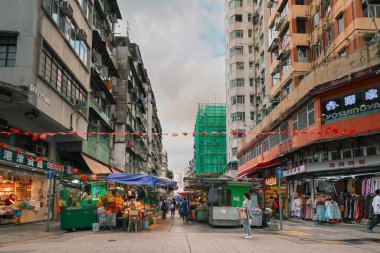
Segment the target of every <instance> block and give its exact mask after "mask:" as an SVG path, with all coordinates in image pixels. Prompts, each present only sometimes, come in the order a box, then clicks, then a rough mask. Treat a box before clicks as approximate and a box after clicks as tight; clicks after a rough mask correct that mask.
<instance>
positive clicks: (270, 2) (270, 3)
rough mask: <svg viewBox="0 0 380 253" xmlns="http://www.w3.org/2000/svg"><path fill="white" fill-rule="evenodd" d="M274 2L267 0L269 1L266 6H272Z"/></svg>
mask: <svg viewBox="0 0 380 253" xmlns="http://www.w3.org/2000/svg"><path fill="white" fill-rule="evenodd" d="M274 3H275V2H274V1H273V0H269V2H268V4H267V8H272V7H273V4H274Z"/></svg>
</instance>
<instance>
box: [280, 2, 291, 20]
mask: <svg viewBox="0 0 380 253" xmlns="http://www.w3.org/2000/svg"><path fill="white" fill-rule="evenodd" d="M288 10H289V5H288V1H286V4H285V5H284V7H283V8H282V9H281V10H280V16H281V17H285V16H286V14H287V13H288Z"/></svg>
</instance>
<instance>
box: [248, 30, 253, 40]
mask: <svg viewBox="0 0 380 253" xmlns="http://www.w3.org/2000/svg"><path fill="white" fill-rule="evenodd" d="M248 37H249V38H251V37H252V29H249V30H248Z"/></svg>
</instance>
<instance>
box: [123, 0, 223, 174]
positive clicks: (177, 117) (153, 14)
mask: <svg viewBox="0 0 380 253" xmlns="http://www.w3.org/2000/svg"><path fill="white" fill-rule="evenodd" d="M119 6H120V9H121V12H122V15H123V20H122V21H121V22H119V24H120V27H119V32H121V33H122V34H123V35H125V33H126V30H127V29H126V27H127V25H126V24H127V21H128V23H129V26H130V32H129V33H130V38H131V40H132V41H133V42H135V43H137V44H138V45H139V47H140V50H141V54H142V57H143V61H144V65H145V67H146V68H147V70H148V75H149V77H150V80H151V83H152V87H153V90H154V92H155V97H156V102H157V107H158V114H159V118H160V120H161V124H162V128H163V131H164V132H168V133H172V132H178V133H182V132H192V131H193V130H194V125H195V117H196V111H197V106H198V103H202V102H224V101H225V90H224V75H225V74H224V13H223V11H224V9H223V8H224V7H223V1H222V0H219V1H215V0H191V1H189V0H161V1H157V0H143V1H141V0H122V1H119ZM193 141H194V140H193V137H192V136H187V137H184V136H180V137H171V136H164V148H165V149H167V150H168V154H169V168H170V169H173V170H183V169H184V168H185V167H186V166H187V164H188V161H189V160H190V159H192V157H193Z"/></svg>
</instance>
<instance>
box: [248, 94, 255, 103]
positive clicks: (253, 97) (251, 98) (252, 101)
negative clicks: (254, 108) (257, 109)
mask: <svg viewBox="0 0 380 253" xmlns="http://www.w3.org/2000/svg"><path fill="white" fill-rule="evenodd" d="M249 102H250V103H251V104H253V103H255V95H250V96H249Z"/></svg>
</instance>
